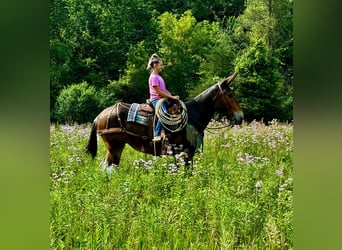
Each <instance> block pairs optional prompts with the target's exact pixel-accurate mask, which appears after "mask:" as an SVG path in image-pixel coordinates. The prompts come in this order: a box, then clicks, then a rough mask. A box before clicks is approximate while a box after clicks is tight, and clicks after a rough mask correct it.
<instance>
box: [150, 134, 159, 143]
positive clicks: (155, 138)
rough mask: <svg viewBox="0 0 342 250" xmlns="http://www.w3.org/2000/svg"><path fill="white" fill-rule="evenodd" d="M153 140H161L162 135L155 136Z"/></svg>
mask: <svg viewBox="0 0 342 250" xmlns="http://www.w3.org/2000/svg"><path fill="white" fill-rule="evenodd" d="M152 141H155V142H157V141H161V136H160V135H159V136H155V137H154V138H153V139H152Z"/></svg>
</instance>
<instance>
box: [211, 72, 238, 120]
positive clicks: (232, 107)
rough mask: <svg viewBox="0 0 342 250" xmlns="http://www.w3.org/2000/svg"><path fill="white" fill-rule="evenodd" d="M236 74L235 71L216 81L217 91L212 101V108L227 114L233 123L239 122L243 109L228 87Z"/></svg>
mask: <svg viewBox="0 0 342 250" xmlns="http://www.w3.org/2000/svg"><path fill="white" fill-rule="evenodd" d="M236 76H237V72H235V73H234V74H232V75H231V76H229V77H227V78H226V79H224V80H223V81H221V82H219V83H217V88H218V93H217V96H216V97H215V102H214V108H215V109H216V110H217V111H218V112H219V113H221V114H223V115H226V116H228V117H229V119H230V122H231V123H232V124H233V125H236V124H241V123H242V121H243V117H244V115H243V111H242V109H241V107H240V104H239V103H238V101H237V99H236V96H235V93H234V91H233V90H232V89H231V88H230V87H229V85H230V84H231V83H232V82H233V80H234V79H235V77H236Z"/></svg>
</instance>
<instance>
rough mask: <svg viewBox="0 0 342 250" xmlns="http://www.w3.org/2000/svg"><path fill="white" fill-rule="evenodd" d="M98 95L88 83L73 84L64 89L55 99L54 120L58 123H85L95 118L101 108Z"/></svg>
mask: <svg viewBox="0 0 342 250" xmlns="http://www.w3.org/2000/svg"><path fill="white" fill-rule="evenodd" d="M100 96H102V95H100V94H98V93H97V92H96V89H95V87H94V86H89V85H88V83H86V82H82V83H80V84H73V85H70V86H68V87H66V88H64V89H63V90H62V91H61V93H60V95H59V96H58V97H57V104H56V107H55V113H54V116H55V119H56V121H57V122H60V123H71V122H77V123H85V122H88V121H91V120H92V119H94V118H95V117H96V115H97V114H98V112H99V111H100V110H101V109H102V108H103V107H101V106H103V105H104V103H102V105H101V102H100V98H99V97H100Z"/></svg>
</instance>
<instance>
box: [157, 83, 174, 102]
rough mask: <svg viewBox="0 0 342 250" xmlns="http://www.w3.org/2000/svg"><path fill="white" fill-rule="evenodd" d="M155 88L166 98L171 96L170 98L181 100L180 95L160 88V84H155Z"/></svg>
mask: <svg viewBox="0 0 342 250" xmlns="http://www.w3.org/2000/svg"><path fill="white" fill-rule="evenodd" d="M153 88H154V89H155V90H156V92H157V94H158V95H160V96H162V97H164V98H170V99H174V100H179V96H178V95H171V93H170V92H169V91H167V92H164V91H162V90H161V89H160V87H159V86H153Z"/></svg>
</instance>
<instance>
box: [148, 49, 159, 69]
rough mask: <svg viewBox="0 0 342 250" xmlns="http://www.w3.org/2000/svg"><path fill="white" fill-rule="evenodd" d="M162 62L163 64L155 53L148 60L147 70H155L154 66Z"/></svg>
mask: <svg viewBox="0 0 342 250" xmlns="http://www.w3.org/2000/svg"><path fill="white" fill-rule="evenodd" d="M160 62H161V59H160V58H159V57H158V55H157V54H156V53H154V54H153V55H152V56H151V57H150V59H149V60H148V63H147V69H151V68H152V69H153V66H154V64H156V63H160Z"/></svg>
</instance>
